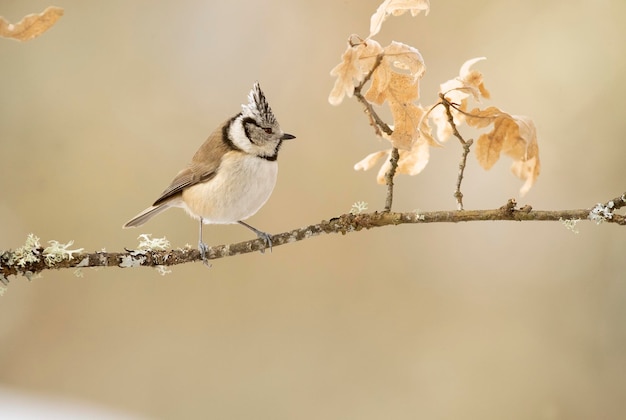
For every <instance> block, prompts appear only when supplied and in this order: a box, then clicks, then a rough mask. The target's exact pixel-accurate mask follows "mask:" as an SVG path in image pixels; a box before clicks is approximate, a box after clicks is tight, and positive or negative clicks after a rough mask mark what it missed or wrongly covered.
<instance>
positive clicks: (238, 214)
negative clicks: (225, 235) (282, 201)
mask: <svg viewBox="0 0 626 420" xmlns="http://www.w3.org/2000/svg"><path fill="white" fill-rule="evenodd" d="M277 174H278V164H277V163H276V161H268V160H266V159H261V158H258V157H255V156H251V155H247V154H243V153H241V152H236V151H233V152H228V153H227V154H226V155H225V156H224V158H223V159H222V161H221V163H220V166H219V168H218V169H217V174H216V175H215V176H214V177H213V178H211V179H210V180H209V181H207V182H204V183H201V184H196V185H193V186H191V187H189V188H187V189H185V190H184V191H183V194H182V196H183V202H184V204H185V210H186V211H187V212H188V213H189V214H190V215H191V216H192V217H195V218H199V217H202V218H203V219H204V220H205V221H206V222H208V223H235V222H237V221H239V220H244V219H247V218H248V217H250V216H252V215H253V214H255V213H256V212H257V211H258V210H259V209H260V208H261V207H262V206H263V205H264V204H265V202H266V201H267V199H268V198H269V197H270V195H271V194H272V191H273V190H274V186H275V185H276V176H277Z"/></svg>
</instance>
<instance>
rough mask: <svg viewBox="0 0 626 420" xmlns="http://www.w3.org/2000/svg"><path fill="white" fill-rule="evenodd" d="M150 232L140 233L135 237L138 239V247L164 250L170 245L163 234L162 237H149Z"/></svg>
mask: <svg viewBox="0 0 626 420" xmlns="http://www.w3.org/2000/svg"><path fill="white" fill-rule="evenodd" d="M151 236H152V235H151V234H149V233H142V234H141V235H139V236H138V237H137V239H139V247H138V249H146V250H150V251H165V250H166V249H168V248H169V247H170V241H168V240H167V239H166V238H165V236H164V237H162V238H154V239H152V238H151Z"/></svg>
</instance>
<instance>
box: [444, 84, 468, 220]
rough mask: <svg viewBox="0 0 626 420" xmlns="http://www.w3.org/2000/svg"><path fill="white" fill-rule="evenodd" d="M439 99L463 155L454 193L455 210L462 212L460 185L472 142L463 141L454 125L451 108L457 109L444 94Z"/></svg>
mask: <svg viewBox="0 0 626 420" xmlns="http://www.w3.org/2000/svg"><path fill="white" fill-rule="evenodd" d="M439 98H441V104H442V105H443V106H444V108H445V109H446V115H447V116H448V124H450V127H452V133H453V134H454V137H456V138H457V139H459V142H460V143H461V146H462V147H463V154H462V155H461V161H460V162H459V173H458V175H457V178H456V190H455V191H454V198H455V199H456V208H457V210H463V193H462V192H461V183H462V182H463V175H464V173H465V166H466V164H467V155H469V152H470V148H471V146H472V144H473V143H474V140H472V139H469V140H465V139H464V138H463V136H461V133H459V130H458V129H457V127H456V124H455V123H454V116H453V115H452V111H451V109H450V108H451V107H452V108H454V109H455V110H456V109H457V107H456V106H455V105H454V104H453V103H451V102H450V101H448V99H446V97H445V95H444V94H439Z"/></svg>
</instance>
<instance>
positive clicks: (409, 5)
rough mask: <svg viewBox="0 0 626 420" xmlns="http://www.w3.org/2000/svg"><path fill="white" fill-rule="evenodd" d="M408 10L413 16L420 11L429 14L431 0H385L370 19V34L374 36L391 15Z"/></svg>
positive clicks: (397, 14) (398, 14)
mask: <svg viewBox="0 0 626 420" xmlns="http://www.w3.org/2000/svg"><path fill="white" fill-rule="evenodd" d="M406 11H411V16H417V15H418V14H420V12H422V11H424V12H425V13H424V14H426V15H427V14H428V12H429V11H430V2H429V0H385V1H384V2H383V3H382V4H381V5H380V6H378V9H376V12H375V13H374V14H373V15H372V17H371V19H370V35H369V37H368V38H371V37H373V36H374V35H376V34H377V33H378V32H380V28H381V27H382V25H383V22H384V21H385V20H386V19H387V17H388V16H389V15H394V16H400V15H402V14H404V13H405V12H406Z"/></svg>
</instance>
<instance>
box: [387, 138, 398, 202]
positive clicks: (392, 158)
mask: <svg viewBox="0 0 626 420" xmlns="http://www.w3.org/2000/svg"><path fill="white" fill-rule="evenodd" d="M398 160H400V151H399V150H398V148H397V147H393V148H392V149H391V154H390V155H389V170H388V171H387V173H386V174H385V184H386V185H387V197H386V198H385V211H391V205H392V204H393V178H394V177H395V176H396V169H398Z"/></svg>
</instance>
